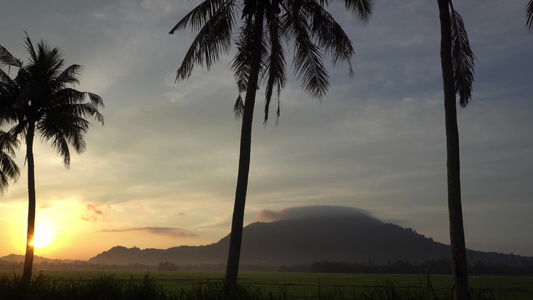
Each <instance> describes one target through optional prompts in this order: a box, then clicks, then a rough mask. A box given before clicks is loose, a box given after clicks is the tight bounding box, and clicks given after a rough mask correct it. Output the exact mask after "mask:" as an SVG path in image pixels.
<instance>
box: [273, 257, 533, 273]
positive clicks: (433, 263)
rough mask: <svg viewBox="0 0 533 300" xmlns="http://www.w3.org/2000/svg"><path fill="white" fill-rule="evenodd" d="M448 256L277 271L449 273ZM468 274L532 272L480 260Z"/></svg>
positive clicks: (523, 266) (325, 263)
mask: <svg viewBox="0 0 533 300" xmlns="http://www.w3.org/2000/svg"><path fill="white" fill-rule="evenodd" d="M450 265H451V263H450V259H449V258H442V259H439V260H428V261H425V262H424V263H421V264H417V263H411V262H409V261H406V260H397V261H395V262H391V263H388V264H375V263H373V262H372V261H367V262H360V263H348V262H329V261H321V262H316V263H313V264H310V265H298V266H282V267H280V268H279V271H280V272H312V273H358V274H451V269H450ZM468 273H469V275H529V276H530V275H533V264H532V263H530V262H525V263H524V264H520V265H518V264H506V263H484V262H482V261H480V260H478V261H476V262H474V263H473V264H470V265H469V266H468Z"/></svg>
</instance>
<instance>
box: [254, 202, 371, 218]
mask: <svg viewBox="0 0 533 300" xmlns="http://www.w3.org/2000/svg"><path fill="white" fill-rule="evenodd" d="M361 215H363V216H367V217H371V218H374V217H373V216H372V214H371V213H370V212H368V211H366V210H364V209H359V208H355V207H346V206H329V205H328V206H325V205H315V206H299V207H288V208H284V209H282V210H279V211H272V210H268V209H263V210H261V211H260V212H258V213H257V214H256V216H255V221H256V222H275V221H280V220H286V219H303V218H309V217H333V216H361Z"/></svg>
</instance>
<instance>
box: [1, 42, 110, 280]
mask: <svg viewBox="0 0 533 300" xmlns="http://www.w3.org/2000/svg"><path fill="white" fill-rule="evenodd" d="M25 46H26V50H27V51H28V54H29V56H30V58H29V63H28V64H26V65H24V64H23V63H22V61H21V60H20V59H17V58H15V57H14V56H13V55H11V53H9V51H7V50H6V49H5V48H4V47H2V46H0V63H1V64H2V65H7V66H8V67H10V68H11V67H13V68H18V72H17V75H16V77H15V78H14V79H12V80H11V79H10V78H9V76H7V75H6V74H5V73H3V72H0V80H1V82H2V88H0V97H1V98H0V117H1V122H0V123H1V124H0V125H5V124H14V126H13V127H12V128H11V129H10V130H9V135H10V138H12V139H16V138H19V137H20V138H21V139H22V140H24V142H25V143H26V162H27V165H28V226H27V238H26V258H25V264H24V271H23V276H22V280H23V281H24V282H26V283H29V281H30V279H31V273H32V266H33V251H34V249H33V240H34V234H35V210H36V194H35V162H34V153H33V141H34V137H35V135H37V136H40V137H41V140H42V141H43V142H50V143H51V146H52V147H53V148H54V149H56V150H57V152H58V153H59V155H60V156H61V157H62V158H63V164H64V165H65V167H66V168H68V167H69V166H70V149H69V146H71V147H73V148H74V149H75V151H76V152H77V153H81V152H83V151H84V150H85V146H86V145H85V141H84V135H85V133H87V131H88V130H89V125H90V123H89V121H87V120H86V119H85V118H86V117H91V116H94V117H95V118H96V120H97V121H98V122H101V123H102V124H103V121H104V118H103V116H102V115H101V114H100V112H99V111H98V108H99V107H101V106H103V100H102V98H100V96H98V95H96V94H93V93H90V92H80V91H78V90H76V89H74V88H73V86H75V85H76V84H79V83H80V79H79V74H80V72H81V70H82V67H81V66H80V65H71V66H69V67H67V68H65V69H62V68H63V65H64V59H63V54H62V53H61V52H60V51H59V49H57V48H52V47H50V46H49V45H47V44H46V43H45V42H44V41H41V42H39V44H37V47H35V46H34V45H33V43H32V41H31V39H30V37H29V36H26V39H25ZM6 86H7V87H8V88H6ZM86 99H88V101H86ZM2 150H4V149H2Z"/></svg>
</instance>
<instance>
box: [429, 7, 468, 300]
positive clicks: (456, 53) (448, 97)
mask: <svg viewBox="0 0 533 300" xmlns="http://www.w3.org/2000/svg"><path fill="white" fill-rule="evenodd" d="M438 5H439V15H440V25H441V49H440V56H441V67H442V80H443V89H444V115H445V126H446V156H447V164H446V165H447V182H448V215H449V222H450V246H451V252H452V253H451V261H452V273H453V278H454V282H455V289H454V298H455V299H468V298H469V292H468V271H467V261H466V245H465V235H464V226H463V212H462V204H461V176H460V159H459V129H458V126H457V108H456V106H457V101H456V94H459V104H460V105H461V107H466V106H467V105H468V102H469V100H470V99H471V97H472V84H473V82H474V61H475V56H474V53H473V52H472V50H471V49H470V44H469V42H468V36H467V34H466V29H465V26H464V23H463V20H462V18H461V16H460V15H459V13H457V12H456V11H455V10H454V8H453V4H452V1H451V0H438Z"/></svg>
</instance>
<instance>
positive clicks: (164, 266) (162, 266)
mask: <svg viewBox="0 0 533 300" xmlns="http://www.w3.org/2000/svg"><path fill="white" fill-rule="evenodd" d="M177 270H178V266H176V265H175V264H173V263H171V262H168V261H164V262H163V261H162V262H160V263H159V265H158V266H157V271H177Z"/></svg>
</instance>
